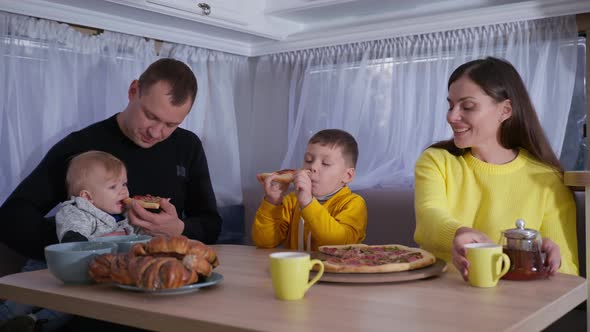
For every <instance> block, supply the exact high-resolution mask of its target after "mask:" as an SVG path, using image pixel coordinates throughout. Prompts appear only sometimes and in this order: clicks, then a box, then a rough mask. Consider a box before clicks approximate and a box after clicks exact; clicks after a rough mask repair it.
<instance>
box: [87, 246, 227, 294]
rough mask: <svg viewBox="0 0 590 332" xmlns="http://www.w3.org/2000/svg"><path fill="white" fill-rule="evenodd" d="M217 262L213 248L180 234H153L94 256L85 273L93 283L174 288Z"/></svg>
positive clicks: (196, 278) (207, 272)
mask: <svg viewBox="0 0 590 332" xmlns="http://www.w3.org/2000/svg"><path fill="white" fill-rule="evenodd" d="M217 265H219V261H218V259H217V255H216V253H215V251H214V250H213V249H212V248H210V247H208V246H206V245H205V244H203V243H202V242H200V241H196V240H189V239H188V238H186V237H184V236H172V237H169V238H165V237H155V238H153V239H152V240H150V241H149V242H147V243H138V244H135V245H133V246H132V247H131V251H130V252H129V253H120V254H103V255H99V256H96V257H95V258H94V259H93V260H92V261H91V263H90V265H89V271H88V273H89V275H90V276H91V277H92V279H93V280H95V281H97V282H115V283H119V284H124V285H135V286H137V287H141V288H145V289H152V290H154V289H167V288H178V287H182V286H184V285H188V284H192V283H195V282H198V281H199V277H200V276H204V277H208V276H210V275H211V273H212V271H213V268H214V267H216V266H217Z"/></svg>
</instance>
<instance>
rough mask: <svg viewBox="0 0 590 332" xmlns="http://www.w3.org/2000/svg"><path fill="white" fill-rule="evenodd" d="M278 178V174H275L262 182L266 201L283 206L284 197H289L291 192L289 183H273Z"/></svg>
mask: <svg viewBox="0 0 590 332" xmlns="http://www.w3.org/2000/svg"><path fill="white" fill-rule="evenodd" d="M277 176H278V174H277V173H273V174H271V175H270V176H268V177H267V178H266V179H265V180H264V181H262V182H260V184H262V187H263V188H264V199H265V200H266V201H267V202H269V203H270V204H273V205H281V203H283V197H285V195H287V191H288V190H289V184H288V183H283V182H278V181H273V180H274V179H275V178H276V177H277Z"/></svg>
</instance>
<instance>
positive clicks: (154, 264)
mask: <svg viewBox="0 0 590 332" xmlns="http://www.w3.org/2000/svg"><path fill="white" fill-rule="evenodd" d="M129 273H130V275H131V277H132V279H133V280H134V281H135V285H136V286H137V287H141V288H145V289H167V288H178V287H182V286H184V285H188V284H192V283H195V282H197V281H198V280H199V275H198V273H197V272H196V271H190V270H188V269H187V268H186V267H185V266H184V265H183V264H182V263H181V262H180V261H179V260H178V259H176V258H174V257H151V256H139V257H133V258H131V260H130V261H129Z"/></svg>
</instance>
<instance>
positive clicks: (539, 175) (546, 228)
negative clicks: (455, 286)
mask: <svg viewBox="0 0 590 332" xmlns="http://www.w3.org/2000/svg"><path fill="white" fill-rule="evenodd" d="M415 181H416V188H415V207H416V231H415V234H414V239H415V240H416V242H417V243H418V244H420V246H421V247H422V248H424V249H426V250H428V251H430V252H432V253H433V254H434V255H435V256H437V257H440V258H442V259H444V260H446V261H450V259H451V249H452V243H453V238H454V235H455V231H456V230H457V229H458V228H459V227H462V226H466V227H471V228H474V229H477V230H479V231H482V232H483V233H485V234H486V235H487V236H488V237H490V239H492V240H493V241H495V242H499V241H500V239H501V231H503V230H506V229H509V228H515V222H516V220H517V219H519V218H522V219H524V221H525V223H526V228H532V229H536V230H538V231H540V232H541V235H542V236H543V237H544V238H545V237H547V238H549V239H551V240H553V241H554V242H555V243H556V244H557V245H559V248H560V250H561V268H560V269H559V272H563V273H569V274H576V275H577V274H578V249H577V248H578V247H577V240H576V206H575V202H574V198H573V194H572V192H571V191H570V190H569V189H568V188H567V187H566V186H565V185H564V184H563V180H562V178H561V175H560V174H559V172H557V171H555V170H554V169H552V168H551V167H549V166H547V165H545V164H543V163H541V162H539V161H538V160H536V159H535V158H533V157H532V156H531V155H530V154H529V153H528V152H527V151H526V150H524V149H520V151H519V153H518V156H517V157H516V159H514V160H513V161H511V162H509V163H507V164H503V165H494V164H488V163H486V162H483V161H481V160H479V159H477V158H475V157H474V156H473V155H472V154H471V152H467V153H465V154H464V155H463V156H460V157H457V156H453V155H452V154H450V153H449V152H448V151H446V150H444V149H437V148H429V149H427V150H426V151H424V153H423V154H422V155H421V156H420V158H419V159H418V161H417V162H416V169H415Z"/></svg>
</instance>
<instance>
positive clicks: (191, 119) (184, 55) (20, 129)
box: [0, 12, 249, 205]
mask: <svg viewBox="0 0 590 332" xmlns="http://www.w3.org/2000/svg"><path fill="white" fill-rule="evenodd" d="M161 53H162V54H161V55H163V56H171V57H175V58H178V59H180V60H183V61H186V62H187V63H188V64H189V65H190V66H191V68H192V69H193V70H194V72H195V74H196V76H197V80H198V85H199V92H198V95H197V100H196V102H195V105H194V106H193V109H192V111H191V112H190V114H189V116H188V117H187V118H186V120H185V122H184V123H183V124H182V126H183V127H184V128H186V129H189V130H192V131H194V132H195V133H197V134H198V135H199V137H200V138H201V140H202V141H203V144H204V148H205V151H206V154H207V158H208V162H209V169H210V171H211V175H212V184H213V188H214V190H215V192H216V197H217V201H218V204H219V205H228V204H239V203H241V202H242V193H241V180H240V176H241V175H240V159H239V153H238V141H237V128H236V120H235V109H234V99H233V98H234V97H233V90H234V89H235V87H236V84H237V83H236V82H238V81H239V80H245V79H246V78H244V77H243V75H249V70H248V69H247V66H248V61H247V59H246V58H243V57H238V56H231V55H228V54H224V53H220V52H213V51H208V50H203V49H195V48H189V47H184V46H180V45H173V44H163V46H162V52H161ZM0 55H2V57H0V77H2V79H1V80H0V156H1V158H0V204H2V203H3V202H4V201H5V200H6V198H7V197H8V195H9V194H10V193H11V192H12V190H13V189H14V188H15V187H16V186H17V185H18V184H19V183H20V181H21V180H22V179H24V178H25V177H26V176H27V175H28V174H29V173H30V172H31V171H32V170H33V168H34V167H35V166H36V165H37V164H38V163H39V162H40V161H41V159H42V158H43V156H44V155H45V153H46V152H47V151H48V150H49V148H51V146H53V144H55V143H56V142H58V141H59V140H60V139H62V138H63V137H65V136H66V135H68V134H69V133H71V132H72V131H75V130H79V129H82V128H84V127H86V126H87V125H89V124H91V123H94V122H97V121H101V120H104V119H106V118H108V117H110V116H111V115H113V114H115V113H117V112H120V111H122V110H123V109H124V108H125V106H126V105H127V102H128V99H127V91H128V88H129V84H130V83H131V81H132V80H134V79H137V78H138V77H139V75H140V74H141V73H142V72H143V71H144V70H145V68H147V66H148V65H149V64H151V63H152V62H153V61H155V60H157V59H158V55H157V54H156V49H155V45H154V42H153V41H150V40H146V39H144V38H141V37H135V36H128V35H124V34H119V33H112V32H108V31H105V32H103V33H101V34H100V35H96V36H88V35H84V34H82V33H80V32H78V31H76V30H74V29H73V28H72V27H70V26H68V25H66V24H59V23H57V22H53V21H48V20H40V19H35V18H30V17H26V16H20V15H14V14H8V13H3V12H0ZM236 77H237V79H236ZM248 77H249V76H248ZM248 102H249V100H248Z"/></svg>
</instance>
